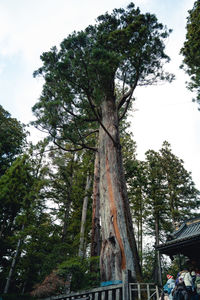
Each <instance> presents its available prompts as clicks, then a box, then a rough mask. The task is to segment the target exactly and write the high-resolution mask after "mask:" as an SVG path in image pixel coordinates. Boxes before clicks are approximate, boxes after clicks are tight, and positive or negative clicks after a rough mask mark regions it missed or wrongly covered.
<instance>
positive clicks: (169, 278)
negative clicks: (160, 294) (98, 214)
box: [163, 274, 175, 300]
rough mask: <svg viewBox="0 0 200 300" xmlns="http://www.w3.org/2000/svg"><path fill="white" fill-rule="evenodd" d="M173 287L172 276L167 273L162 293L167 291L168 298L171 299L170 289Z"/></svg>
mask: <svg viewBox="0 0 200 300" xmlns="http://www.w3.org/2000/svg"><path fill="white" fill-rule="evenodd" d="M174 287H175V280H174V277H173V276H172V275H170V274H167V282H166V284H165V285H164V287H163V290H164V293H167V294H168V296H169V300H172V291H173V289H174Z"/></svg>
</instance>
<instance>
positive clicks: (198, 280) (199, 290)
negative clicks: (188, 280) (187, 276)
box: [194, 273, 200, 300]
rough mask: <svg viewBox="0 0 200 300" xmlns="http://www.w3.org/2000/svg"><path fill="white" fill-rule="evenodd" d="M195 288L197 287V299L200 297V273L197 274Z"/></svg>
mask: <svg viewBox="0 0 200 300" xmlns="http://www.w3.org/2000/svg"><path fill="white" fill-rule="evenodd" d="M194 285H195V289H196V293H197V296H196V299H198V300H199V299H200V273H197V274H196V280H195V283H194Z"/></svg>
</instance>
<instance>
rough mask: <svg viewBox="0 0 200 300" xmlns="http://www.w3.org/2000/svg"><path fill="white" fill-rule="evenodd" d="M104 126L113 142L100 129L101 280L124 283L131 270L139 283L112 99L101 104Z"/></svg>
mask: <svg viewBox="0 0 200 300" xmlns="http://www.w3.org/2000/svg"><path fill="white" fill-rule="evenodd" d="M102 123H103V126H104V127H105V128H106V130H107V131H108V132H109V133H110V135H111V137H112V139H111V137H110V136H109V135H108V134H107V133H106V131H105V130H104V129H103V128H102V126H101V127H100V130H99V157H100V215H101V226H102V248H101V255H100V270H101V279H102V280H103V281H109V280H122V273H123V272H126V271H127V270H128V269H129V270H130V271H131V272H132V275H133V277H134V279H136V274H137V275H139V274H138V272H139V269H140V268H139V256H138V253H137V247H136V241H135V237H134V232H133V224H132V219H131V214H130V208H129V202H128V197H127V191H126V182H125V177H124V172H123V165H122V156H121V146H120V141H119V129H118V128H119V127H118V125H119V124H118V123H119V122H118V115H117V110H116V107H115V103H114V100H113V99H106V100H104V101H103V103H102ZM113 140H114V141H115V142H113Z"/></svg>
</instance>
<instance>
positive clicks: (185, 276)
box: [180, 268, 192, 299]
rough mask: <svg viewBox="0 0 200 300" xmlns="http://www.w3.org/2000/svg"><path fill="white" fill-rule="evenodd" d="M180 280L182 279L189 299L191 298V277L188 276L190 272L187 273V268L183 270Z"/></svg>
mask: <svg viewBox="0 0 200 300" xmlns="http://www.w3.org/2000/svg"><path fill="white" fill-rule="evenodd" d="M180 278H182V279H183V281H184V283H185V286H186V290H187V292H188V296H189V299H191V298H192V276H191V275H190V272H189V271H188V269H187V268H185V269H184V270H183V271H182V272H181V275H180Z"/></svg>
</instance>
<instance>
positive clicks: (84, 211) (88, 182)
mask: <svg viewBox="0 0 200 300" xmlns="http://www.w3.org/2000/svg"><path fill="white" fill-rule="evenodd" d="M90 185H91V177H90V176H89V175H88V176H87V180H86V186H85V197H84V199H83V208H82V218H81V230H80V244H79V251H78V256H80V257H84V240H85V225H86V218H87V207H88V191H89V189H90Z"/></svg>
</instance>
